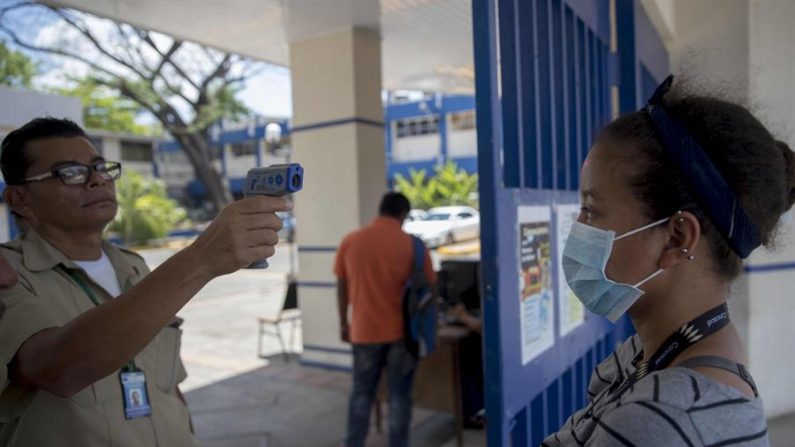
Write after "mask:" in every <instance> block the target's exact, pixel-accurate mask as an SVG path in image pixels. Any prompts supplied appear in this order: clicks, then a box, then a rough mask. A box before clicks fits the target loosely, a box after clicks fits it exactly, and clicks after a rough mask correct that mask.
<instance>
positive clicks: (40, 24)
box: [0, 0, 292, 122]
mask: <svg viewBox="0 0 795 447" xmlns="http://www.w3.org/2000/svg"><path fill="white" fill-rule="evenodd" d="M11 3H16V2H15V1H11V0H0V7H2V6H5V5H8V4H11ZM88 23H89V25H90V26H91V29H92V31H94V30H98V31H99V32H100V33H101V32H102V31H103V30H104V29H109V28H110V27H111V26H112V24H111V23H109V21H106V20H99V19H98V20H89V21H88ZM14 24H15V25H16V26H15V31H16V32H18V33H20V34H22V35H23V37H25V38H32V39H33V40H35V41H36V42H37V43H39V44H52V43H57V42H59V41H63V40H64V39H65V37H68V32H67V31H69V30H68V29H66V28H65V26H64V25H63V24H59V23H58V22H57V21H56V20H53V17H52V15H49V14H40V15H36V16H35V17H32V15H31V14H27V15H25V14H19V15H18V16H16V17H14ZM0 37H2V36H1V35H0ZM163 39H165V37H164V38H163ZM77 50H78V51H79V52H81V54H91V52H92V50H93V48H90V47H85V48H79V49H77ZM27 54H28V55H29V56H32V57H33V58H34V59H36V60H37V61H38V66H39V69H40V73H39V75H38V76H37V77H36V78H35V79H34V83H35V85H36V86H37V87H40V88H43V87H61V86H66V85H67V83H68V81H67V74H68V75H71V76H78V77H79V76H81V75H84V74H85V73H87V71H88V69H87V67H86V66H85V65H84V64H82V63H80V62H77V61H72V60H69V59H65V58H59V57H57V56H50V55H40V54H38V55H37V54H35V53H27ZM238 99H240V100H241V101H242V102H243V103H244V104H245V105H246V106H248V107H249V108H250V109H251V110H252V111H253V112H254V113H256V114H258V115H263V116H268V117H290V116H292V99H291V80H290V70H289V69H288V68H285V67H280V66H274V65H268V66H265V67H264V68H263V69H262V70H261V71H260V72H259V74H257V75H256V76H254V77H251V78H249V79H248V80H247V81H245V83H244V84H243V88H242V89H241V91H240V92H239V94H238ZM142 121H144V122H146V121H148V119H145V118H144V119H143V120H142Z"/></svg>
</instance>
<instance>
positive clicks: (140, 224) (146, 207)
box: [108, 171, 187, 244]
mask: <svg viewBox="0 0 795 447" xmlns="http://www.w3.org/2000/svg"><path fill="white" fill-rule="evenodd" d="M116 196H117V198H118V203H119V212H118V213H117V214H116V219H115V220H114V221H113V222H112V223H111V225H110V227H109V228H108V229H109V230H110V231H113V232H116V233H118V234H119V236H120V237H121V238H122V240H124V241H125V242H126V243H128V244H143V243H145V242H147V241H149V240H152V239H160V238H163V237H165V236H166V235H167V234H168V232H169V231H171V230H172V229H174V227H175V226H177V225H178V224H179V223H180V222H182V221H184V220H185V219H186V217H187V213H186V212H185V210H184V209H182V208H180V207H179V205H177V202H175V201H173V200H171V199H170V198H168V196H166V188H165V186H164V185H163V182H162V181H160V180H155V179H151V178H144V177H143V176H141V174H139V173H137V172H135V171H128V172H125V173H124V175H122V177H121V179H119V180H118V181H117V182H116Z"/></svg>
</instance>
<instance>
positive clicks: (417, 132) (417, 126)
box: [396, 115, 439, 138]
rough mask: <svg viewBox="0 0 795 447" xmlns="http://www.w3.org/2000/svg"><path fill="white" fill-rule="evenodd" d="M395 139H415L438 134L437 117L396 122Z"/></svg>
mask: <svg viewBox="0 0 795 447" xmlns="http://www.w3.org/2000/svg"><path fill="white" fill-rule="evenodd" d="M396 127H397V137H398V138H405V137H416V136H421V135H433V134H437V133H439V117H438V116H435V115H434V116H423V117H416V118H406V119H402V120H397V125H396Z"/></svg>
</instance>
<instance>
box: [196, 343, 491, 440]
mask: <svg viewBox="0 0 795 447" xmlns="http://www.w3.org/2000/svg"><path fill="white" fill-rule="evenodd" d="M267 362H268V365H267V366H263V367H261V368H258V369H255V370H253V371H250V372H248V373H245V374H241V375H238V376H235V377H232V378H229V379H226V380H223V381H220V382H217V383H213V384H211V385H207V386H204V387H201V388H197V389H194V390H192V391H190V392H188V393H187V394H186V398H187V400H188V405H189V407H190V409H191V414H192V415H193V423H194V426H195V427H196V432H197V436H198V437H199V439H200V440H201V441H202V443H203V445H205V446H208V447H233V446H234V447H265V446H267V447H274V446H278V447H303V446H306V447H324V446H328V447H336V446H340V445H342V444H343V441H344V438H345V429H346V423H347V408H348V395H349V392H350V375H349V374H348V373H345V372H338V371H328V370H323V369H317V368H310V367H303V366H300V365H299V364H298V361H297V359H293V360H292V361H291V362H289V363H287V362H285V361H284V360H283V357H282V356H281V355H274V356H272V357H270V358H268V359H267ZM383 411H384V413H385V414H386V411H387V408H386V405H384V407H383ZM384 425H385V427H384V430H385V431H386V430H387V428H386V423H384ZM384 435H386V433H383V434H379V433H376V429H375V427H374V426H373V425H371V429H370V437H369V438H368V443H367V445H368V446H372V447H376V446H384V447H386V446H387V442H386V437H385V436H384ZM465 435H466V437H465V441H466V443H465V445H466V447H477V446H485V435H484V432H482V431H466V433H465ZM454 436H455V433H454V420H453V416H452V415H451V414H447V413H439V412H431V411H427V410H423V409H419V408H415V409H414V414H413V418H412V429H411V440H412V442H411V445H412V446H414V447H439V446H444V447H448V446H450V447H452V446H454V445H455V442H454Z"/></svg>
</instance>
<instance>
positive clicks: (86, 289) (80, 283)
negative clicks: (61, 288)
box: [63, 267, 138, 372]
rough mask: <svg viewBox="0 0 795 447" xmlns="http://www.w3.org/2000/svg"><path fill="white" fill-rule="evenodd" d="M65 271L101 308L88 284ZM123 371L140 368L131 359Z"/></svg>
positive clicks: (67, 270)
mask: <svg viewBox="0 0 795 447" xmlns="http://www.w3.org/2000/svg"><path fill="white" fill-rule="evenodd" d="M63 270H64V271H65V272H66V274H67V275H69V277H70V278H72V281H74V282H75V283H77V285H78V286H80V288H81V289H83V292H85V293H86V295H88V298H89V299H90V300H91V302H92V303H94V305H95V306H99V304H100V303H99V299H98V298H97V296H96V295H94V291H92V290H91V288H90V287H88V284H86V282H85V281H83V278H81V277H80V275H78V274H77V272H76V271H74V270H70V269H68V268H65V267H64V269H63ZM121 370H122V372H132V371H137V370H138V368H137V367H136V366H135V359H131V360H130V361H129V362H127V363H126V364H125V365H124V366H123V367H122V368H121Z"/></svg>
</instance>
